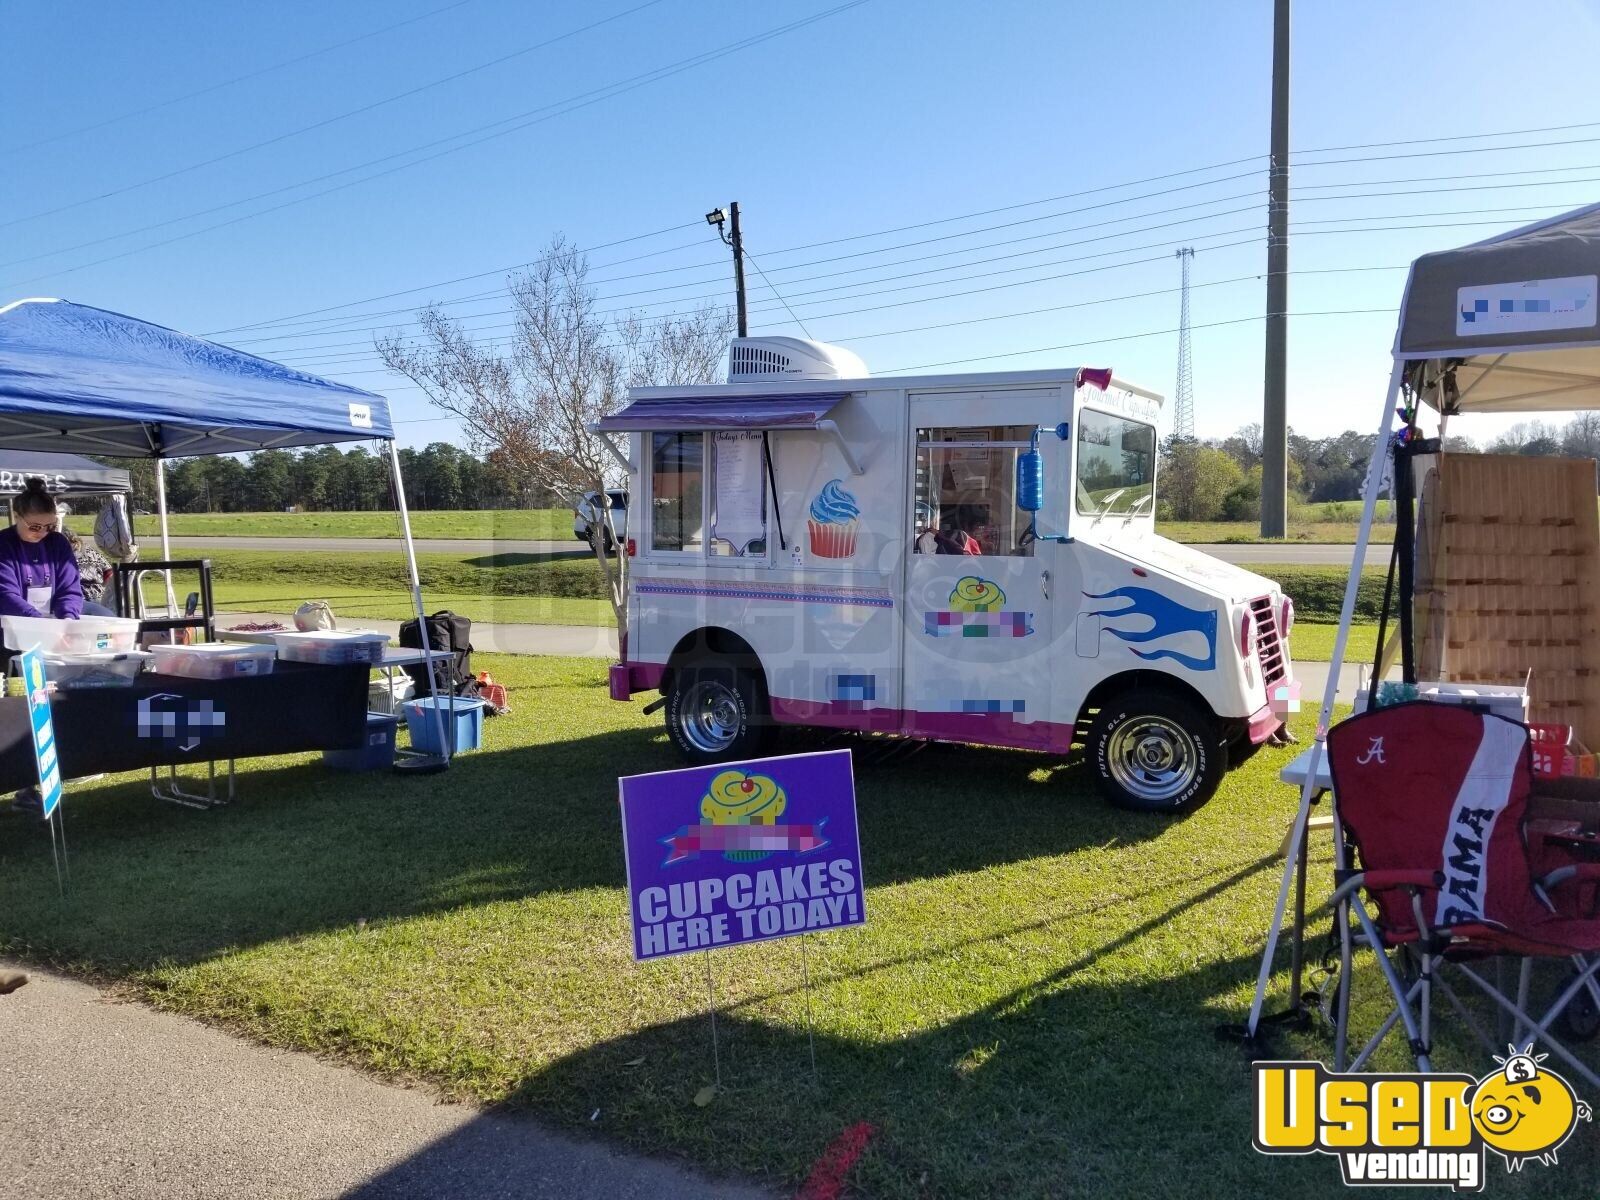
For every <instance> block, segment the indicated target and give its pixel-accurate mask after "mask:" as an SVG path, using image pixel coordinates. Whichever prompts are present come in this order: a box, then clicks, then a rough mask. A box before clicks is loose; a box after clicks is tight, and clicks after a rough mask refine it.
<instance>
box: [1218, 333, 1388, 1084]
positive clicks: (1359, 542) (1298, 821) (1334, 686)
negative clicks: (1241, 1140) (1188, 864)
mask: <svg viewBox="0 0 1600 1200" xmlns="http://www.w3.org/2000/svg"><path fill="white" fill-rule="evenodd" d="M1403 370H1404V364H1403V363H1402V362H1400V361H1398V360H1397V361H1396V362H1395V364H1394V370H1393V371H1392V372H1390V375H1389V394H1388V397H1387V399H1386V400H1385V401H1384V406H1383V421H1382V423H1381V424H1380V425H1379V426H1378V440H1377V443H1376V444H1375V445H1374V446H1373V448H1372V461H1371V462H1370V463H1368V465H1367V479H1366V495H1365V497H1364V499H1363V501H1362V508H1361V528H1360V531H1359V532H1358V533H1357V535H1356V544H1355V554H1354V555H1353V556H1352V558H1351V560H1350V561H1351V567H1350V578H1349V579H1348V580H1347V581H1346V582H1345V587H1344V606H1343V608H1341V609H1340V612H1339V632H1338V633H1337V634H1336V635H1335V636H1334V639H1333V655H1332V659H1331V661H1330V662H1329V663H1328V684H1327V686H1326V687H1325V688H1324V689H1323V692H1322V711H1321V713H1320V714H1319V715H1318V717H1317V731H1316V737H1315V739H1314V740H1313V741H1312V743H1311V751H1310V753H1309V754H1308V755H1307V757H1306V778H1305V782H1304V783H1302V784H1301V785H1300V807H1299V810H1298V811H1297V812H1296V813H1295V818H1294V828H1293V831H1292V832H1291V834H1290V842H1289V844H1290V850H1289V854H1288V856H1287V857H1286V859H1285V860H1284V864H1283V879H1282V880H1281V881H1280V882H1279V884H1278V903H1277V907H1276V909H1275V910H1274V912H1273V916H1272V927H1271V928H1270V929H1269V930H1268V932H1267V945H1266V948H1265V949H1264V950H1263V952H1262V955H1261V969H1260V971H1259V972H1257V974H1256V992H1255V997H1254V999H1252V1000H1251V1002H1250V1018H1249V1020H1248V1022H1247V1023H1246V1025H1245V1032H1246V1034H1247V1036H1248V1037H1250V1038H1254V1037H1255V1036H1256V1032H1257V1030H1258V1029H1259V1027H1260V1025H1261V1010H1262V1008H1263V1007H1264V1006H1265V1004H1266V1001H1267V986H1268V984H1269V983H1270V982H1271V979H1272V961H1273V959H1274V958H1275V957H1276V956H1277V953H1278V937H1279V935H1280V934H1282V932H1283V918H1284V913H1285V912H1286V911H1287V910H1288V907H1289V890H1290V888H1291V886H1292V885H1293V883H1294V873H1295V867H1296V865H1297V863H1298V860H1299V858H1300V843H1301V840H1302V838H1303V836H1304V834H1305V829H1306V821H1307V820H1308V819H1309V817H1310V814H1311V797H1312V796H1313V795H1314V794H1315V793H1316V786H1317V784H1316V781H1317V768H1318V767H1320V766H1321V765H1322V754H1323V745H1324V743H1326V742H1327V740H1328V726H1329V724H1330V723H1331V722H1332V720H1333V705H1334V701H1335V700H1337V699H1338V697H1339V668H1340V667H1342V666H1343V665H1344V653H1345V647H1346V645H1347V643H1348V642H1349V640H1350V621H1351V619H1352V618H1353V617H1354V616H1355V610H1356V594H1357V591H1358V589H1359V588H1360V586H1361V568H1362V566H1363V565H1364V564H1365V563H1366V557H1367V543H1368V542H1369V541H1370V540H1371V539H1372V517H1373V514H1374V513H1375V512H1376V511H1377V507H1378V492H1379V491H1380V490H1381V486H1382V483H1383V456H1384V455H1385V454H1387V453H1388V451H1389V428H1390V426H1392V425H1393V424H1394V410H1395V405H1396V402H1397V400H1398V399H1399V396H1400V380H1401V376H1402V372H1403ZM1329 803H1330V807H1331V808H1332V810H1333V813H1334V822H1333V856H1334V866H1335V868H1336V869H1338V870H1343V869H1344V865H1345V847H1344V838H1343V836H1342V835H1341V834H1340V832H1339V821H1338V811H1339V810H1338V804H1339V800H1338V797H1337V796H1332V797H1331V798H1330V802H1329ZM1337 919H1338V920H1339V928H1340V972H1339V989H1340V999H1341V1001H1342V1000H1344V999H1345V998H1346V995H1345V989H1346V988H1347V986H1348V984H1349V979H1350V969H1349V968H1350V926H1349V912H1348V909H1347V908H1346V906H1345V905H1344V904H1341V905H1340V906H1339V916H1338V918H1337ZM1291 999H1292V1000H1295V1002H1297V999H1296V998H1291ZM1340 1049H1341V1050H1342V1047H1341V1048H1340ZM1335 1058H1336V1061H1338V1060H1340V1059H1342V1054H1336V1056H1335ZM1338 1069H1340V1068H1339V1067H1337V1066H1336V1067H1335V1070H1338Z"/></svg>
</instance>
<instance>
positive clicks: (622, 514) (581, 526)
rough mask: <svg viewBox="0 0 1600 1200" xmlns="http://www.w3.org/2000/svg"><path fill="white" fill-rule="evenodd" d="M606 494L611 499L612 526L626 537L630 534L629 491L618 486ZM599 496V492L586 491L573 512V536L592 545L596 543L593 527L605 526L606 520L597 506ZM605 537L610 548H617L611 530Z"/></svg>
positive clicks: (607, 546) (621, 535)
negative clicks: (601, 516) (600, 514)
mask: <svg viewBox="0 0 1600 1200" xmlns="http://www.w3.org/2000/svg"><path fill="white" fill-rule="evenodd" d="M606 495H607V496H608V497H609V498H610V500H611V527H612V528H613V529H615V530H616V531H617V536H618V537H621V538H624V539H625V538H626V537H627V536H628V493H627V492H626V491H624V490H622V489H621V488H618V489H616V490H614V491H609V492H607V493H606ZM599 498H600V493H599V492H585V493H584V494H583V498H582V499H581V500H579V501H578V503H577V509H576V511H575V512H574V513H573V514H572V536H573V537H575V538H577V539H578V540H579V541H580V542H587V543H588V544H589V545H591V546H592V545H594V534H593V533H592V532H591V528H592V527H594V526H600V527H601V528H603V527H604V522H603V521H602V520H601V519H600V516H599V512H598V510H597V507H596V502H597V501H598V500H599ZM605 539H606V548H607V549H608V550H614V549H616V545H615V543H614V542H613V541H612V540H611V535H610V533H609V532H607V533H606V534H605Z"/></svg>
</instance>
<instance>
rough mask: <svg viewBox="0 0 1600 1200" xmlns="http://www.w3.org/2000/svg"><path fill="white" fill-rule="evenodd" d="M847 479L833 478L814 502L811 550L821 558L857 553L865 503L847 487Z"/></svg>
mask: <svg viewBox="0 0 1600 1200" xmlns="http://www.w3.org/2000/svg"><path fill="white" fill-rule="evenodd" d="M843 483H844V481H843V480H841V479H830V480H829V481H828V482H827V483H825V484H823V485H822V490H821V491H820V492H818V493H817V498H816V499H815V500H813V501H812V502H811V519H810V521H809V522H807V526H808V528H809V530H810V534H811V553H812V554H815V555H816V556H817V557H818V558H849V557H850V556H851V555H852V554H854V553H855V552H856V531H857V530H858V529H859V528H860V526H861V506H860V505H859V504H857V503H856V498H855V497H854V496H852V495H851V494H850V493H849V492H847V491H845V490H844V487H843Z"/></svg>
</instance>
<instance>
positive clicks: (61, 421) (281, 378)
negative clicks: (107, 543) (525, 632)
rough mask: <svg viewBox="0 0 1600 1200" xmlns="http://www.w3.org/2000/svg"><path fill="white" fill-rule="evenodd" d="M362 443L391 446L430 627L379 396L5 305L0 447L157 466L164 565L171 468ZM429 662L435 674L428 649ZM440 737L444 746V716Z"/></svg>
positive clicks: (51, 311)
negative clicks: (197, 460) (205, 459)
mask: <svg viewBox="0 0 1600 1200" xmlns="http://www.w3.org/2000/svg"><path fill="white" fill-rule="evenodd" d="M361 441H381V442H384V443H386V444H387V446H388V451H389V469H390V472H391V473H392V475H393V478H394V494H395V503H396V505H397V506H398V508H399V513H400V528H401V533H402V536H403V538H404V540H405V552H406V564H407V566H408V568H409V570H410V578H411V595H412V600H413V603H414V605H415V607H416V613H417V618H418V620H419V621H424V623H425V617H426V614H425V612H424V609H423V603H422V582H421V579H420V577H419V576H418V573H417V554H416V546H415V544H414V542H413V540H412V537H411V517H410V513H409V512H408V511H407V508H406V494H405V487H404V484H403V482H402V480H401V477H400V456H399V453H398V450H397V449H396V447H395V442H394V423H393V421H392V420H391V419H390V416H389V402H388V401H387V400H385V399H384V398H383V397H382V396H379V395H376V394H374V393H372V392H365V391H362V390H361V389H360V388H354V387H350V386H349V385H347V384H342V383H334V382H333V381H331V380H327V379H321V378H319V377H317V376H315V375H308V374H306V373H305V372H303V371H296V370H294V369H293V368H291V367H286V366H283V365H282V364H280V363H275V362H270V361H268V360H267V359H264V358H257V357H256V356H255V355H253V354H246V353H244V352H243V351H240V350H234V349H231V348H229V347H227V346H221V345H218V344H217V343H215V342H208V341H206V340H205V339H203V338H197V337H191V336H190V335H188V334H184V333H178V332H176V331H175V330H171V329H166V328H164V327H162V326H160V325H152V324H150V323H149V322H148V321H140V320H138V319H136V318H134V317H127V316H123V315H122V314H120V313H113V312H106V311H105V310H103V309H98V308H90V307H89V306H87V305H83V304H72V303H69V302H67V301H64V300H52V299H31V300H18V301H15V302H14V303H11V304H8V305H5V306H4V307H0V448H10V449H19V450H51V451H71V452H76V453H79V454H103V455H109V456H112V457H119V458H151V459H154V460H155V461H156V502H157V507H158V509H159V512H160V517H161V552H162V556H163V557H170V539H169V537H168V532H167V498H166V480H165V472H164V469H163V463H164V461H165V460H166V459H169V458H179V457H184V458H188V457H194V456H196V455H203V454H234V453H238V452H240V451H249V450H276V449H285V448H289V447H296V446H318V445H326V444H329V443H336V442H361ZM424 627H425V624H424ZM423 640H424V641H425V642H426V641H427V640H428V639H426V638H424V639H423ZM424 654H425V656H426V657H427V658H428V660H429V661H428V670H429V674H430V677H431V676H432V669H433V663H432V654H431V651H430V649H429V648H428V647H426V646H425V647H424ZM440 734H441V741H442V740H443V738H442V734H443V728H442V718H441V729H440Z"/></svg>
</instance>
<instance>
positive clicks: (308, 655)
mask: <svg viewBox="0 0 1600 1200" xmlns="http://www.w3.org/2000/svg"><path fill="white" fill-rule="evenodd" d="M272 640H273V642H274V643H276V645H277V647H278V657H279V658H281V659H283V660H284V662H303V663H321V664H323V665H324V666H335V667H336V666H343V665H344V664H346V663H381V662H382V661H383V648H384V647H385V646H387V645H388V644H389V638H388V635H387V634H382V633H353V632H350V631H348V630H343V629H318V630H314V631H311V632H306V633H275V634H273V635H272Z"/></svg>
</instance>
